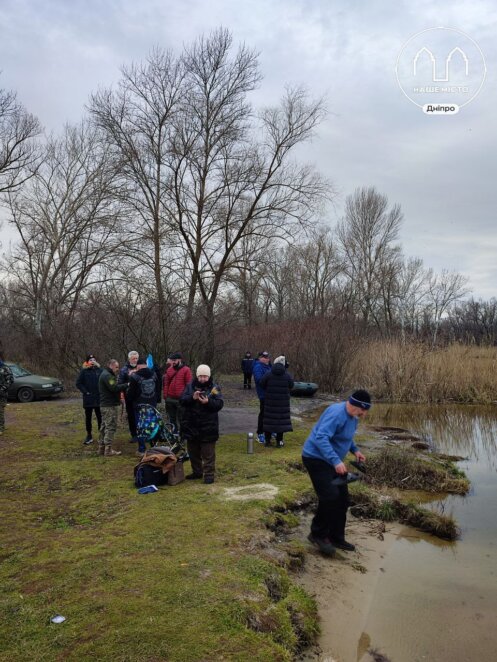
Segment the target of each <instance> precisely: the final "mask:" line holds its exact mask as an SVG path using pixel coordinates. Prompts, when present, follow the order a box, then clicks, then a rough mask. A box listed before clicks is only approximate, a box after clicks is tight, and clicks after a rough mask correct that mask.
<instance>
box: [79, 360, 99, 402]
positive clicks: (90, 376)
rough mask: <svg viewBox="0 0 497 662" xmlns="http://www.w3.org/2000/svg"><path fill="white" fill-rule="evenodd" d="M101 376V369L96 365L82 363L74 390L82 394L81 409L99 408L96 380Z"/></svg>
mask: <svg viewBox="0 0 497 662" xmlns="http://www.w3.org/2000/svg"><path fill="white" fill-rule="evenodd" d="M101 374H102V368H101V367H100V366H99V365H98V364H97V365H92V364H91V363H87V362H86V361H85V362H84V363H83V367H82V368H81V371H80V373H79V375H78V378H77V380H76V388H77V389H78V390H79V391H81V393H82V394H83V407H100V391H99V390H98V380H99V379H100V375H101Z"/></svg>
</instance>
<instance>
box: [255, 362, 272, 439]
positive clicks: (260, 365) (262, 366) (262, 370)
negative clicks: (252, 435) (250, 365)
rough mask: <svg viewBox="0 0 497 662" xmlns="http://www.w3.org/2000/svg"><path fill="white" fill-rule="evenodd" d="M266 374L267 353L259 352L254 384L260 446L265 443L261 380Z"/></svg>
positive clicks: (269, 366) (267, 369)
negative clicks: (257, 407)
mask: <svg viewBox="0 0 497 662" xmlns="http://www.w3.org/2000/svg"><path fill="white" fill-rule="evenodd" d="M266 372H271V361H270V359H269V352H259V354H258V356H257V361H254V369H253V375H254V382H255V388H256V390H257V397H258V398H259V416H258V418H257V439H258V440H259V443H260V444H265V443H266V437H265V436H264V397H265V391H264V389H263V388H262V386H261V379H262V378H263V377H264V375H265V374H266Z"/></svg>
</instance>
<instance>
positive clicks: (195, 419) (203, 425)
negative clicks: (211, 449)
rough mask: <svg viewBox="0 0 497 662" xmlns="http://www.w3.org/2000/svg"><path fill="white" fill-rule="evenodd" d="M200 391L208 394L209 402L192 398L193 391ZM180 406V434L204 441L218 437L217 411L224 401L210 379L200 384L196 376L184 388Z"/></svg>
mask: <svg viewBox="0 0 497 662" xmlns="http://www.w3.org/2000/svg"><path fill="white" fill-rule="evenodd" d="M197 390H199V391H202V393H204V394H205V395H207V396H208V398H209V402H208V403H207V404H205V405H203V404H202V403H200V402H199V401H198V400H194V399H193V393H194V392H195V391H197ZM180 405H181V408H182V412H183V413H182V423H181V434H182V436H183V437H184V438H185V439H186V440H187V441H188V440H189V441H203V442H206V443H209V442H213V441H217V440H218V439H219V417H218V411H220V410H221V409H222V408H223V405H224V402H223V398H222V396H221V390H220V388H219V386H218V385H217V384H214V382H213V381H212V379H209V381H208V382H206V383H205V384H201V383H200V382H199V381H198V380H197V378H195V379H194V380H193V382H191V383H190V384H188V386H187V387H186V388H185V390H184V392H183V394H182V396H181V398H180Z"/></svg>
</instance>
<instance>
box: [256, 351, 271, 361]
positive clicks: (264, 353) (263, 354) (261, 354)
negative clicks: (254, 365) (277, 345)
mask: <svg viewBox="0 0 497 662" xmlns="http://www.w3.org/2000/svg"><path fill="white" fill-rule="evenodd" d="M257 356H258V357H261V356H263V357H264V358H265V359H268V358H269V352H259V354H257Z"/></svg>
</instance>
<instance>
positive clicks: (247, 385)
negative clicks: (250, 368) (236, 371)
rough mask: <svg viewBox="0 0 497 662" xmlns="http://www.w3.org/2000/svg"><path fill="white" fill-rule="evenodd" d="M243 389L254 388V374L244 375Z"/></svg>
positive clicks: (245, 373)
mask: <svg viewBox="0 0 497 662" xmlns="http://www.w3.org/2000/svg"><path fill="white" fill-rule="evenodd" d="M243 388H252V373H251V372H244V373H243Z"/></svg>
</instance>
